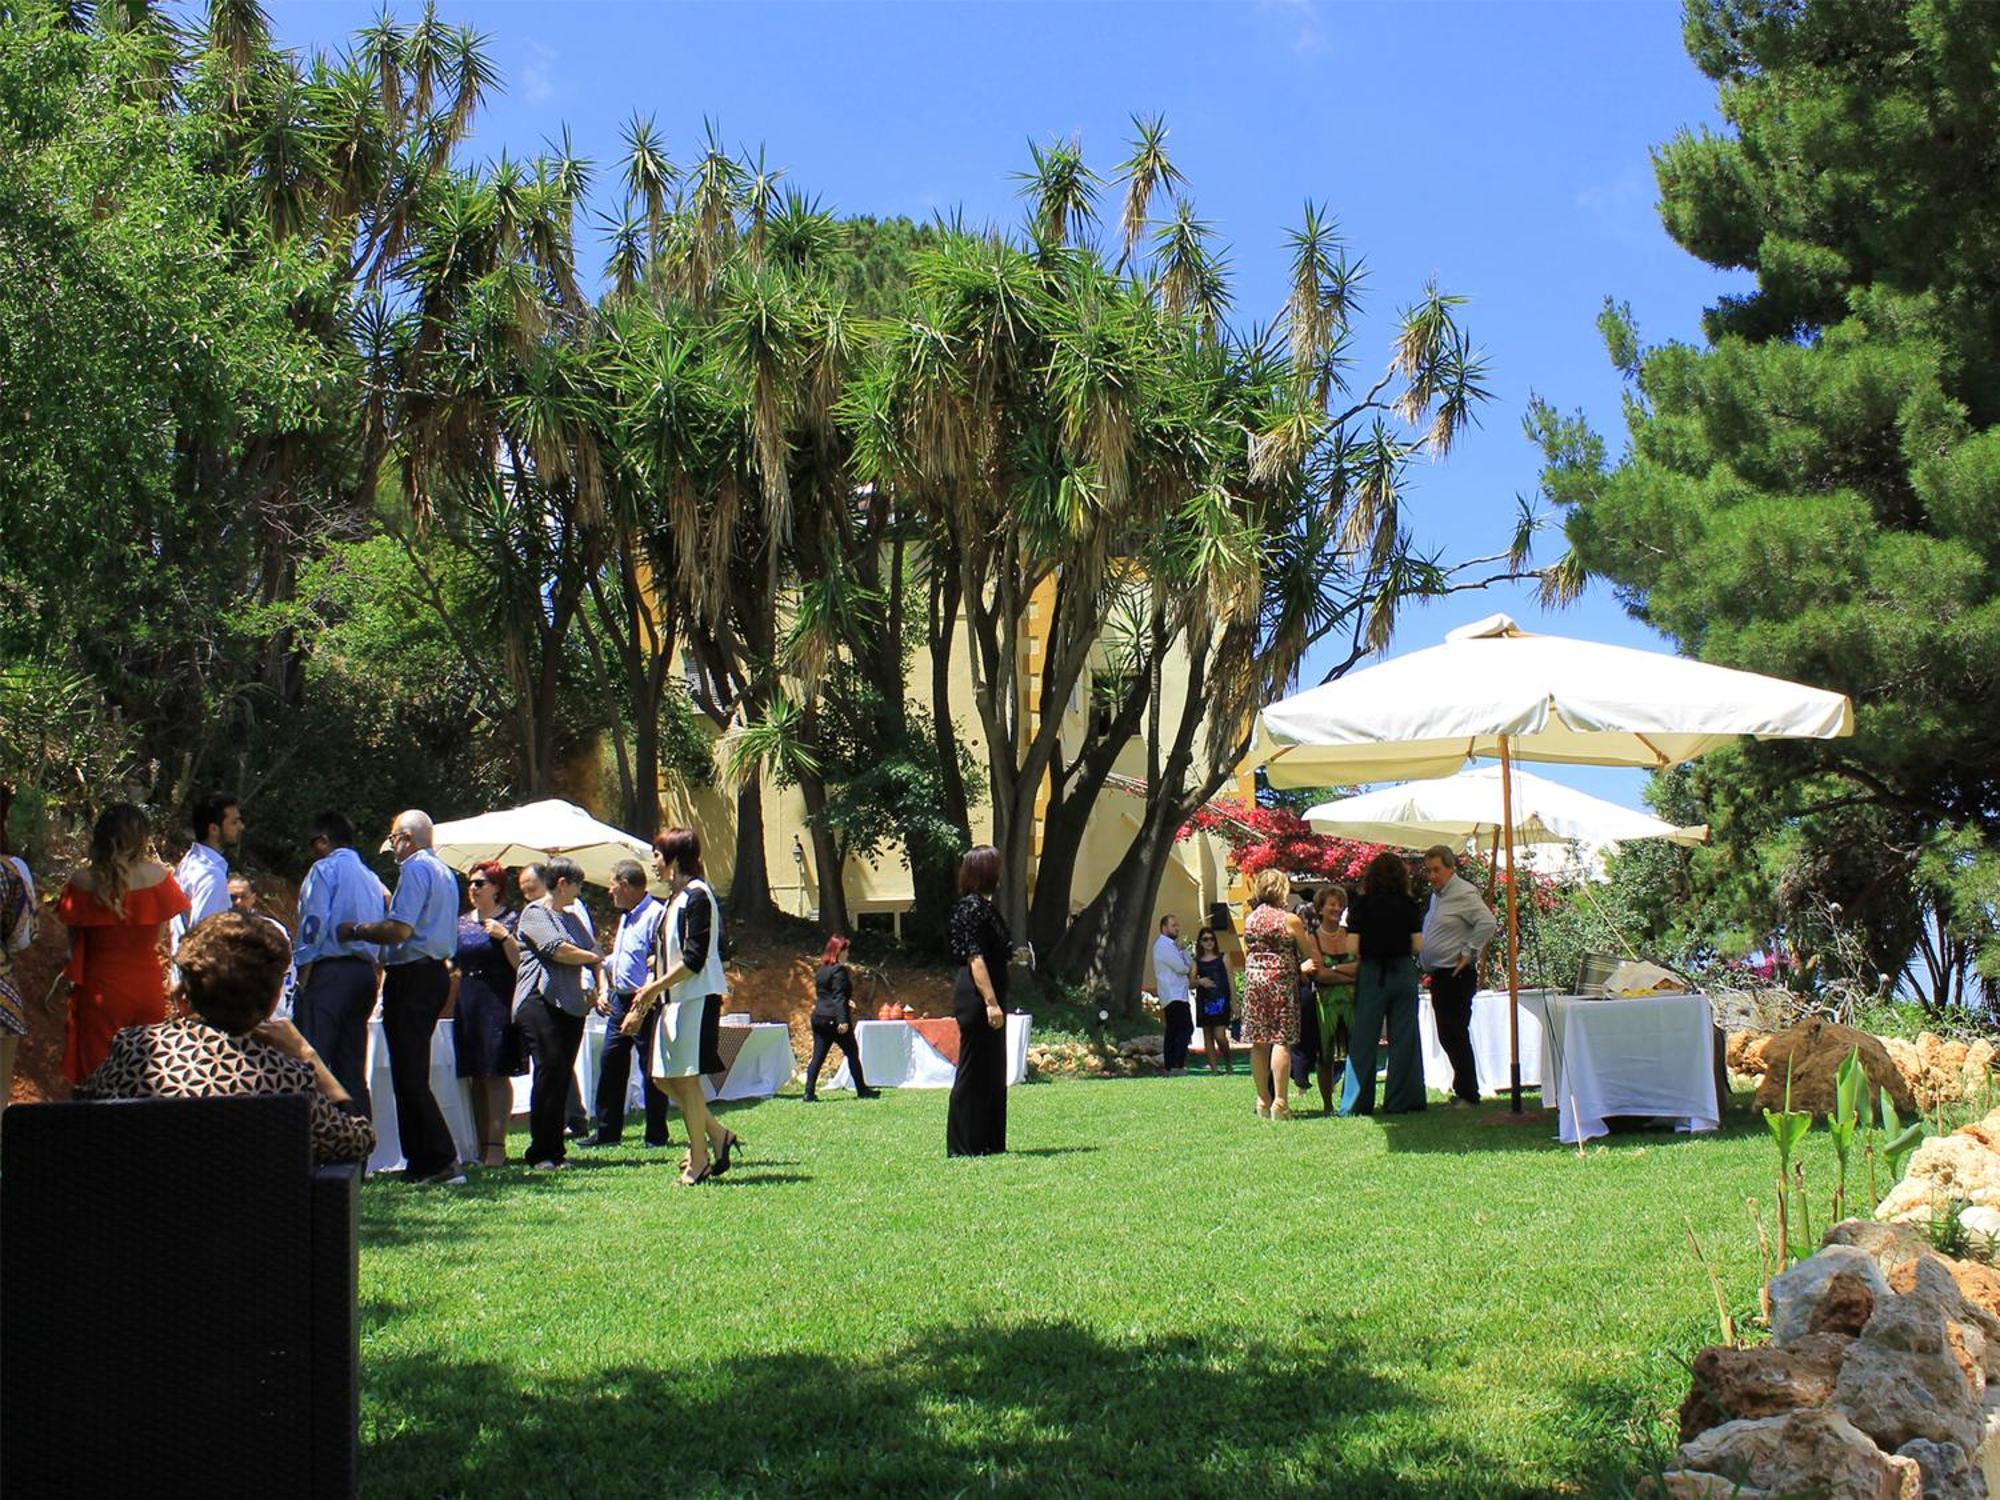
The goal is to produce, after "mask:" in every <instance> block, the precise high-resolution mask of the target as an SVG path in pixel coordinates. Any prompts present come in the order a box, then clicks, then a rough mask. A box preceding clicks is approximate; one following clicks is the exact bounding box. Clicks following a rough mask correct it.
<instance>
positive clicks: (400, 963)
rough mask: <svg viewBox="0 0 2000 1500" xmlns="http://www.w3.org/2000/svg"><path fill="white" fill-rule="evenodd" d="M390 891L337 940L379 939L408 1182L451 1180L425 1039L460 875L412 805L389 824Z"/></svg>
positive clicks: (449, 1144)
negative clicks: (381, 908) (371, 917)
mask: <svg viewBox="0 0 2000 1500" xmlns="http://www.w3.org/2000/svg"><path fill="white" fill-rule="evenodd" d="M389 849H390V852H391V853H393V854H394V855H395V856H396V864H397V867H398V868H397V871H396V893H395V895H393V896H392V897H390V900H389V915H388V916H386V917H384V918H383V919H382V920H381V921H379V922H343V923H341V924H340V926H339V928H338V929H336V932H335V936H337V937H339V938H340V939H341V940H342V941H360V942H365V943H380V944H382V945H383V948H382V963H383V965H384V972H383V975H382V1035H383V1037H384V1038H385V1039H386V1040H387V1042H388V1043H389V1083H390V1086H391V1088H392V1089H393V1090H394V1091H395V1095H396V1128H397V1132H398V1133H399V1134H400V1135H401V1136H402V1138H403V1159H404V1161H405V1162H406V1163H407V1166H406V1168H405V1170H404V1173H403V1178H404V1180H405V1181H406V1182H423V1183H441V1184H445V1185H449V1186H456V1185H458V1184H460V1183H463V1182H464V1181H465V1174H464V1173H463V1172H461V1171H460V1170H459V1169H458V1146H457V1144H456V1143H455V1142H454V1141H453V1140H452V1138H451V1129H450V1127H448V1126H447V1125H446V1124H445V1122H444V1111H443V1110H442V1109H440V1108H438V1102H437V1098H436V1096H435V1095H433V1094H432V1093H431V1037H432V1035H433V1034H434V1033H435V1032H436V1031H437V1023H438V1017H439V1016H440V1015H442V1014H443V1013H444V1005H445V1001H446V1000H447V999H448V998H450V995H451V973H450V970H448V969H447V968H446V967H445V964H446V961H447V960H448V959H450V958H451V956H452V955H453V954H454V953H456V952H457V951H458V877H457V876H456V875H454V874H452V872H451V867H450V866H449V865H447V864H446V863H445V862H444V861H443V860H441V859H439V858H438V857H437V855H435V854H433V853H432V852H431V820H430V816H429V814H427V813H421V812H417V811H416V810H414V809H412V810H411V811H409V812H406V813H399V814H397V816H396V821H395V822H394V823H393V824H392V825H390V828H389Z"/></svg>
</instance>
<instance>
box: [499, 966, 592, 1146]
mask: <svg viewBox="0 0 2000 1500" xmlns="http://www.w3.org/2000/svg"><path fill="white" fill-rule="evenodd" d="M515 1019H516V1020H518V1021H519V1022H520V1024H521V1042H522V1045H523V1046H525V1047H526V1048H527V1049H528V1056H529V1057H531V1058H533V1059H534V1062H535V1079H534V1082H533V1083H531V1084H529V1085H528V1152H527V1155H526V1156H525V1157H524V1158H523V1160H525V1161H526V1162H527V1163H528V1165H529V1166H533V1165H534V1164H535V1163H536V1162H538V1161H561V1160H562V1159H563V1157H564V1156H565V1155H567V1154H568V1137H567V1135H566V1133H565V1132H564V1130H563V1113H564V1110H565V1107H566V1106H567V1105H568V1103H569V1090H570V1081H571V1080H572V1079H573V1078H574V1077H575V1076H576V1049H577V1048H578V1047H579V1046H581V1045H582V1044H583V1017H582V1016H573V1015H571V1014H570V1013H569V1012H568V1011H565V1010H559V1009H557V1008H556V1007H555V1006H553V1005H551V1004H549V1002H548V1001H546V1000H544V999H541V998H540V997H539V996H537V997H535V998H532V999H529V1000H524V1001H523V1002H522V1003H521V1011H520V1014H519V1015H518V1016H517V1017H516V1018H515Z"/></svg>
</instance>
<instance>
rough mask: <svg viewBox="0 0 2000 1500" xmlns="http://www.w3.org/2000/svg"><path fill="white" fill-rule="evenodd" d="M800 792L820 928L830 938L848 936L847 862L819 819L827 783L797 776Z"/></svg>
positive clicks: (824, 803) (817, 778)
mask: <svg viewBox="0 0 2000 1500" xmlns="http://www.w3.org/2000/svg"><path fill="white" fill-rule="evenodd" d="M799 792H800V794H801V796H803V797H804V799H805V804H806V832H807V833H808V835H809V836H810V837H811V838H812V848H813V869H814V871H815V872H817V874H818V876H819V922H820V926H822V927H823V928H825V929H826V931H827V932H828V933H829V934H833V933H839V934H843V935H846V934H849V933H851V932H852V931H853V929H852V927H851V926H850V925H849V922H848V916H847V887H846V882H845V881H844V880H843V879H842V876H843V873H844V871H843V869H842V866H843V865H844V864H845V863H846V861H845V860H844V859H843V858H842V857H841V853H840V848H839V846H838V845H837V844H836V842H835V841H834V837H833V830H832V829H830V828H828V827H827V826H826V824H825V822H824V820H823V819H822V817H821V814H823V813H824V812H825V811H826V779H825V778H824V777H822V776H812V775H803V776H800V777H799Z"/></svg>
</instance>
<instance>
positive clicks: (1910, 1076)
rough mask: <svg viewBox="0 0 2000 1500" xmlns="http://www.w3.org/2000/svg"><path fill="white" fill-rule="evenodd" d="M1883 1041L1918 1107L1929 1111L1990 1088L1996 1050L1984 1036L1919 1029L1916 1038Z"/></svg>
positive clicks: (1975, 1096) (1978, 1095) (1985, 1093)
mask: <svg viewBox="0 0 2000 1500" xmlns="http://www.w3.org/2000/svg"><path fill="white" fill-rule="evenodd" d="M1882 1045H1883V1047H1884V1048H1885V1049H1887V1051H1888V1053H1889V1057H1890V1059H1891V1060H1892V1061H1893V1062H1894V1063H1895V1064H1896V1067H1897V1070H1898V1071H1899V1072H1901V1073H1902V1075H1903V1077H1904V1079H1905V1080H1906V1081H1907V1082H1908V1083H1909V1085H1910V1092H1911V1094H1912V1095H1913V1096H1914V1097H1915V1099H1916V1101H1917V1107H1918V1108H1919V1109H1922V1110H1925V1111H1930V1110H1933V1109H1936V1108H1937V1107H1938V1106H1939V1105H1940V1104H1958V1103H1961V1102H1963V1101H1965V1100H1969V1099H1978V1098H1981V1097H1983V1096H1985V1095H1987V1094H1988V1093H1990V1091H1991V1087H1992V1084H1991V1078H1992V1072H1993V1063H1994V1058H1995V1050H1994V1047H1993V1044H1992V1043H1991V1042H1989V1041H1986V1040H1985V1039H1984V1038H1981V1039H1980V1040H1979V1041H1976V1042H1970V1043H1968V1042H1960V1041H1951V1040H1948V1039H1946V1038H1944V1037H1940V1036H1938V1035H1936V1034H1935V1033H1933V1032H1929V1031H1920V1032H1918V1033H1917V1039H1916V1040H1915V1041H1914V1042H1906V1041H1901V1040H1899V1039H1896V1038H1892V1037H1885V1038H1883V1042H1882Z"/></svg>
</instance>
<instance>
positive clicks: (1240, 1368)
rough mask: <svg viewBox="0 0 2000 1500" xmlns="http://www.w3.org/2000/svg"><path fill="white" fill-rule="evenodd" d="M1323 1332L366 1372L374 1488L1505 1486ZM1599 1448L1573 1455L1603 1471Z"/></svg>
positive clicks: (459, 1491)
mask: <svg viewBox="0 0 2000 1500" xmlns="http://www.w3.org/2000/svg"><path fill="white" fill-rule="evenodd" d="M1329 1334H1330V1336H1329V1337H1328V1338H1326V1339H1323V1340H1320V1341H1318V1342H1316V1343H1315V1344H1314V1345H1313V1346H1312V1347H1310V1348H1307V1349H1298V1348H1294V1347H1290V1346H1285V1347H1280V1348H1271V1347H1265V1346H1260V1345H1257V1344H1252V1345H1250V1346H1247V1347H1246V1346H1245V1345H1244V1344H1243V1343H1242V1342H1241V1341H1240V1340H1237V1339H1233V1338H1225V1339H1217V1340H1209V1339H1205V1338H1202V1337H1197V1336H1180V1337H1170V1338H1159V1339H1150V1340H1146V1341H1143V1342H1137V1341H1135V1342H1122V1341H1121V1342H1114V1341H1111V1340H1107V1339H1104V1338H1101V1337H1099V1336H1098V1335H1097V1334H1095V1333H1093V1332H1091V1331H1089V1330H1087V1329H1085V1328H1083V1327H1080V1326H1078V1325H1076V1324H1074V1323H1069V1322H1044V1323H1034V1324H1029V1325H1026V1326H1008V1327H989V1326H985V1325H975V1326H969V1327H966V1326H961V1327H955V1328H943V1329H939V1330H936V1331H934V1332H929V1333H926V1334H925V1335H924V1336H923V1337H922V1338H921V1340H920V1341H919V1342H915V1343H912V1344H909V1345H906V1346H904V1347H902V1348H901V1349H896V1350H889V1351H884V1352H882V1353H880V1354H877V1355H874V1356H872V1357H869V1358H866V1359H857V1358H851V1357H846V1356H841V1355H834V1356H827V1355H818V1354H801V1353H785V1352H773V1353H755V1354H737V1355H733V1356H726V1357H723V1358H720V1359H715V1360H712V1361H704V1360H702V1359H701V1353H700V1351H690V1350H682V1349H676V1348H672V1347H671V1346H670V1347H669V1349H668V1350H667V1351H665V1353H666V1355H668V1356H671V1357H672V1362H669V1360H668V1359H667V1358H663V1360H662V1362H661V1364H660V1365H659V1366H658V1367H643V1368H642V1367H635V1366H632V1365H623V1366H614V1367H608V1368H604V1369H599V1370H592V1371H589V1372H586V1373H583V1374H580V1375H577V1376H575V1377H572V1378H568V1379H564V1380H560V1381H555V1382H551V1381H549V1380H547V1379H546V1378H545V1377H543V1376H540V1375H538V1374H535V1373H532V1371H531V1370H530V1369H529V1368H528V1367H526V1366H525V1365H524V1366H523V1367H521V1368H516V1367H515V1366H513V1365H511V1364H505V1363H500V1362H497V1361H495V1360H491V1359H487V1360H476V1361H466V1362H459V1361H449V1362H448V1361H445V1360H441V1359H438V1358H436V1357H434V1356H428V1355H410V1354H404V1355H396V1356H391V1357H386V1358H381V1359H375V1360H371V1361H369V1362H368V1364H367V1366H366V1368H365V1369H364V1372H363V1382H364V1387H365V1415H364V1422H363V1438H364V1445H365V1446H364V1453H363V1459H362V1489H363V1493H364V1494H365V1495H368V1496H379V1495H395V1496H401V1495H422V1496H466V1497H468V1500H470V1497H478V1500H499V1497H504V1496H513V1495H561V1494H585V1493H588V1494H591V1495H595V1496H601V1497H605V1500H617V1497H622V1496H640V1495H646V1496H653V1495H660V1494H673V1493H699V1494H726V1495H734V1494H772V1495H775V1494H830V1493H855V1492H865V1493H874V1494H953V1493H971V1492H974V1491H977V1492H980V1493H996V1494H1018V1495H1044V1494H1062V1495H1085V1494H1103V1495H1112V1494H1141V1495H1147V1494H1153V1495H1164V1494H1172V1495H1200V1496H1230V1497H1236V1496H1246V1495H1263V1494H1288V1495H1310V1494H1325V1495H1353V1496H1368V1495H1377V1496H1417V1495H1424V1496H1443V1495H1479V1496H1508V1495H1526V1494H1530V1493H1542V1492H1544V1491H1545V1489H1546V1486H1545V1485H1540V1484H1534V1485H1531V1484H1524V1483H1520V1482H1517V1481H1514V1480H1511V1479H1510V1478H1509V1477H1508V1465H1507V1460H1506V1457H1505V1455H1502V1454H1496V1453H1491V1452H1485V1451H1481V1450H1480V1449H1478V1448H1477V1447H1476V1446H1474V1445H1473V1444H1472V1443H1471V1442H1470V1441H1469V1440H1467V1439H1465V1438H1462V1437H1460V1436H1458V1435H1456V1434H1454V1433H1452V1432H1451V1431H1449V1430H1447V1424H1446V1423H1445V1422H1444V1420H1443V1419H1442V1417H1441V1416H1440V1415H1439V1414H1438V1413H1436V1412H1435V1411H1433V1410H1432V1409H1430V1407H1429V1405H1428V1403H1427V1402H1426V1401H1424V1400H1423V1399H1422V1398H1420V1397H1419V1396H1417V1395H1416V1394H1414V1393H1413V1392H1412V1391H1411V1390H1409V1389H1408V1388H1407V1387H1405V1386H1403V1385H1401V1384H1399V1383H1398V1382H1397V1381H1396V1380H1395V1379H1394V1378H1391V1377H1387V1376H1385V1375H1384V1374H1382V1373H1381V1372H1380V1369H1379V1366H1373V1367H1371V1362H1370V1361H1369V1360H1367V1359H1366V1358H1365V1357H1364V1356H1363V1355H1362V1354H1361V1352H1360V1351H1359V1350H1358V1349H1357V1347H1356V1346H1354V1345H1353V1344H1351V1343H1349V1342H1347V1341H1346V1340H1345V1339H1344V1337H1343V1336H1341V1335H1339V1334H1337V1333H1333V1332H1332V1331H1331V1330H1329ZM1607 1464H1609V1465H1611V1466H1612V1467H1614V1468H1615V1467H1616V1465H1617V1458H1616V1455H1615V1452H1604V1453H1593V1454H1591V1455H1590V1456H1589V1457H1588V1458H1583V1459H1580V1460H1579V1468H1578V1471H1577V1476H1576V1477H1577V1479H1578V1480H1582V1479H1584V1478H1585V1477H1586V1476H1588V1477H1589V1478H1590V1479H1592V1480H1593V1481H1594V1480H1595V1479H1597V1478H1601V1477H1602V1475H1603V1473H1604V1471H1605V1466H1606V1465H1607Z"/></svg>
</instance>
